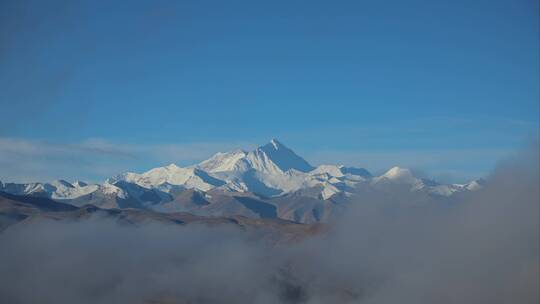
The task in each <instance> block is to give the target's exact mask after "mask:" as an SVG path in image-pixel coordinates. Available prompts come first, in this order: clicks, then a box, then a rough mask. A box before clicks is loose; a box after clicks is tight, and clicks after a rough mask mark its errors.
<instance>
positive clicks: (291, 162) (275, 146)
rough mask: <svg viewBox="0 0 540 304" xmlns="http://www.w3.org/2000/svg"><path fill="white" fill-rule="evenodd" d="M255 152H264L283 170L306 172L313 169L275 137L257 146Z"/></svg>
mask: <svg viewBox="0 0 540 304" xmlns="http://www.w3.org/2000/svg"><path fill="white" fill-rule="evenodd" d="M255 152H256V153H264V154H265V155H266V156H267V157H268V158H269V159H270V160H272V162H274V164H276V165H277V166H278V167H279V168H280V169H281V170H282V171H283V172H285V171H287V170H289V169H296V170H298V171H302V172H308V171H311V170H313V169H314V168H313V167H312V166H311V165H310V164H309V163H308V162H307V161H305V160H304V159H303V158H301V157H300V156H298V155H297V154H296V153H294V151H292V150H291V149H289V148H288V147H286V146H285V145H284V144H282V143H281V142H279V141H278V140H277V139H275V138H273V139H272V140H270V142H269V143H267V144H266V145H264V146H261V147H258V148H257V149H256V150H255Z"/></svg>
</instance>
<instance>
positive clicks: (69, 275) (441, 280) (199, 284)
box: [0, 142, 540, 304]
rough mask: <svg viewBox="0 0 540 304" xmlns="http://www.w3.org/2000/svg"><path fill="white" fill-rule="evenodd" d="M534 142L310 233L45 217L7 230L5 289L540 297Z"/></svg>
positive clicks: (177, 296) (41, 298) (131, 299)
mask: <svg viewBox="0 0 540 304" xmlns="http://www.w3.org/2000/svg"><path fill="white" fill-rule="evenodd" d="M538 155H539V151H538V142H535V143H533V144H531V145H530V146H529V147H528V148H527V149H524V150H523V151H521V152H520V153H519V154H517V155H515V156H514V157H512V158H509V159H506V160H504V161H502V162H501V163H500V164H499V165H498V166H497V168H496V169H495V170H494V171H493V173H492V174H491V175H490V176H488V177H487V182H486V185H485V187H484V188H483V189H481V190H479V191H476V192H473V193H470V194H466V195H461V196H458V197H456V198H455V199H454V200H451V201H448V202H445V203H440V204H435V203H433V202H431V201H425V200H421V199H419V198H418V197H416V196H415V195H414V194H412V193H410V192H407V191H403V190H400V189H396V190H395V191H391V192H385V193H373V194H370V195H369V196H364V197H362V198H361V199H359V201H358V202H354V203H353V204H351V205H350V206H349V208H348V209H347V212H345V213H344V215H343V216H342V217H341V218H339V219H337V220H335V221H333V222H331V223H328V224H326V226H325V227H324V229H321V230H322V231H321V232H320V233H318V234H316V235H313V236H310V235H306V236H303V237H302V238H300V240H298V239H295V240H294V241H292V240H286V239H284V240H282V241H277V242H276V241H274V240H272V239H270V238H266V237H264V235H265V231H244V230H241V229H238V228H236V227H234V226H232V225H231V226H228V225H216V226H204V225H196V224H190V225H187V226H173V225H165V224H160V223H149V224H146V225H142V226H130V225H121V224H118V223H116V222H113V221H112V220H110V219H107V218H98V217H94V218H92V219H90V220H82V221H76V222H70V221H52V220H39V221H32V222H27V223H24V224H18V225H15V226H12V227H10V228H9V229H7V230H5V231H4V232H3V233H1V234H0V244H1V245H0V261H2V262H1V263H0V302H2V303H14V304H16V303H261V304H262V303H309V304H316V303H370V304H379V303H397V302H399V303H442V304H445V303H538V301H539V291H538V285H539V266H540V265H539V200H540V198H539V197H540V196H539V162H538Z"/></svg>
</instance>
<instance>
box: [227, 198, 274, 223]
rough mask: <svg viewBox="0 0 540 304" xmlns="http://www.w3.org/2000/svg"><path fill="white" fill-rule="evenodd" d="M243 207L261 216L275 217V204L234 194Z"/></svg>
mask: <svg viewBox="0 0 540 304" xmlns="http://www.w3.org/2000/svg"><path fill="white" fill-rule="evenodd" d="M234 198H235V199H236V200H237V201H238V202H240V203H241V204H242V205H244V207H246V208H248V209H249V210H251V211H253V212H255V213H256V214H258V215H259V216H260V217H261V218H277V209H276V206H274V205H271V204H268V203H265V202H263V201H259V200H256V199H254V198H251V197H245V196H235V197H234Z"/></svg>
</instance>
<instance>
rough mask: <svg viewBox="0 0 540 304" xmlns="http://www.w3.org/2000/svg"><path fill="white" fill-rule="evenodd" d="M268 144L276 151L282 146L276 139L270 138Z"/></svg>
mask: <svg viewBox="0 0 540 304" xmlns="http://www.w3.org/2000/svg"><path fill="white" fill-rule="evenodd" d="M270 143H271V144H272V146H274V148H275V149H276V150H277V149H279V148H280V147H282V146H283V144H281V143H280V142H279V141H278V140H277V139H275V138H272V139H271V140H270Z"/></svg>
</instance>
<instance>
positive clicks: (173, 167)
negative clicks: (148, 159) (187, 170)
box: [165, 163, 180, 170]
mask: <svg viewBox="0 0 540 304" xmlns="http://www.w3.org/2000/svg"><path fill="white" fill-rule="evenodd" d="M165 168H167V169H172V170H175V169H178V168H180V167H178V166H177V165H176V164H175V163H172V164H169V165H168V166H166V167H165Z"/></svg>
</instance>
